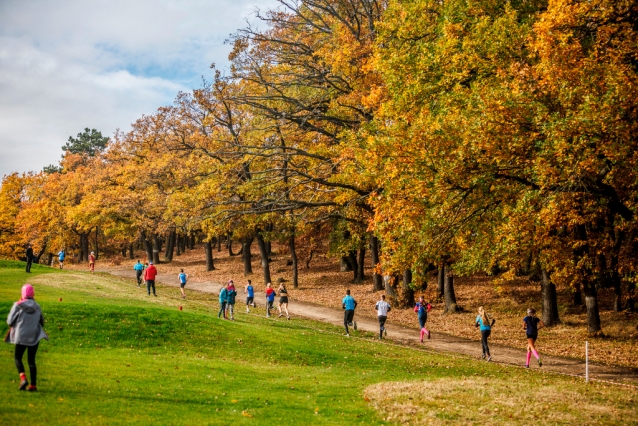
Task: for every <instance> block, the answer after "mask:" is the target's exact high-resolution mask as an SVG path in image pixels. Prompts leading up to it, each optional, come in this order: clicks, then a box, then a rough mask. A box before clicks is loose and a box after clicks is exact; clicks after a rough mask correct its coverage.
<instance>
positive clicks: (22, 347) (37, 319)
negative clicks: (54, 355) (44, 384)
mask: <svg viewBox="0 0 638 426" xmlns="http://www.w3.org/2000/svg"><path fill="white" fill-rule="evenodd" d="M34 293H35V292H34V291H33V287H32V286H31V284H25V285H23V286H22V298H21V299H20V300H18V301H17V302H16V303H14V304H13V307H12V308H11V311H10V312H9V316H8V317H7V324H8V325H9V327H11V329H10V331H9V334H8V335H7V338H6V339H5V342H7V343H12V344H14V345H16V350H15V363H16V367H18V373H20V390H28V391H29V392H34V391H36V390H38V389H37V387H36V380H37V368H36V366H35V354H36V353H37V352H38V346H39V344H40V340H42V339H47V340H49V336H47V334H46V333H45V332H44V329H43V328H42V326H43V325H44V317H43V316H42V310H41V309H40V305H38V304H37V302H36V301H35V300H33V297H34ZM25 351H27V362H28V364H29V371H30V372H31V385H30V386H29V382H28V381H27V376H26V374H25V372H24V364H23V363H22V357H23V356H24V352H25ZM27 386H28V389H27Z"/></svg>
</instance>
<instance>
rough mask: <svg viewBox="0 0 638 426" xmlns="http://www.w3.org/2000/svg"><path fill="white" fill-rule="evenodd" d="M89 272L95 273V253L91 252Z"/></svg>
mask: <svg viewBox="0 0 638 426" xmlns="http://www.w3.org/2000/svg"><path fill="white" fill-rule="evenodd" d="M89 270H90V271H91V273H93V272H95V253H94V252H91V254H90V255H89Z"/></svg>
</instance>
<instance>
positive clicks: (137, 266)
mask: <svg viewBox="0 0 638 426" xmlns="http://www.w3.org/2000/svg"><path fill="white" fill-rule="evenodd" d="M133 270H134V271H135V278H136V279H137V286H138V287H141V286H142V273H143V272H144V265H142V262H141V261H140V260H139V259H137V263H136V264H135V266H133Z"/></svg>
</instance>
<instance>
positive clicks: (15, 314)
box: [5, 299, 49, 346]
mask: <svg viewBox="0 0 638 426" xmlns="http://www.w3.org/2000/svg"><path fill="white" fill-rule="evenodd" d="M7 324H9V327H11V331H10V333H9V335H8V336H7V337H8V338H7V339H6V340H5V342H7V343H13V344H14V345H24V346H35V345H36V344H37V343H38V342H39V341H40V340H41V339H47V340H49V336H47V334H46V333H45V332H44V330H43V329H42V326H43V325H44V317H43V316H42V310H41V309H40V305H38V304H37V302H36V301H35V300H33V299H27V300H25V301H24V302H22V303H20V304H18V303H17V302H16V303H14V304H13V307H12V308H11V311H10V312H9V316H8V317H7Z"/></svg>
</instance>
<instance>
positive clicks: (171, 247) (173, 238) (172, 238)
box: [164, 231, 177, 262]
mask: <svg viewBox="0 0 638 426" xmlns="http://www.w3.org/2000/svg"><path fill="white" fill-rule="evenodd" d="M176 242H177V233H176V232H175V231H171V233H170V234H169V236H168V241H167V242H166V253H165V256H164V257H166V260H167V261H169V262H172V261H173V253H175V243H176Z"/></svg>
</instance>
